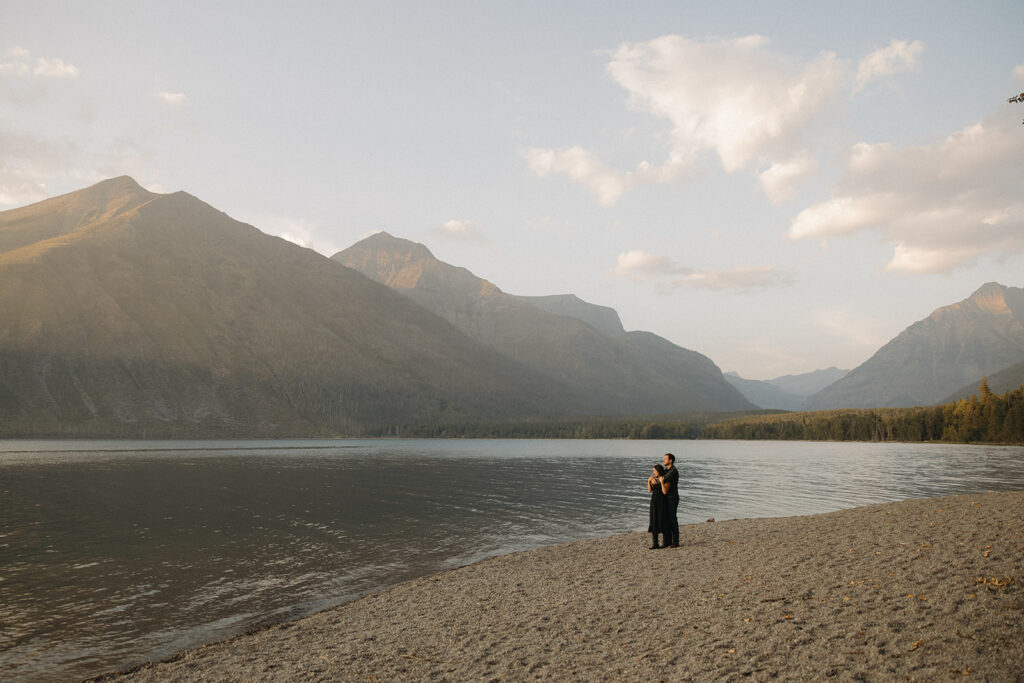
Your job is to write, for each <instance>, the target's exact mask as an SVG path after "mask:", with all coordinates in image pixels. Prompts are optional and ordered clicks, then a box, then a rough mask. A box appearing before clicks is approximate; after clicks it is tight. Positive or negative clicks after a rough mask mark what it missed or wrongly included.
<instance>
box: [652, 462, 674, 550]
mask: <svg viewBox="0 0 1024 683" xmlns="http://www.w3.org/2000/svg"><path fill="white" fill-rule="evenodd" d="M653 472H654V474H652V475H651V476H650V477H648V478H647V490H648V491H650V492H651V522H650V524H649V525H648V527H647V530H648V531H649V532H651V550H656V549H658V548H662V547H666V546H667V545H668V533H669V531H668V523H669V519H668V518H669V509H668V498H667V497H666V496H665V494H666V493H668V487H669V485H668V483H666V482H665V481H664V476H665V468H664V467H662V466H661V465H655V466H654V469H653ZM658 534H661V536H662V540H663V541H664V542H665V546H662V545H659V544H658Z"/></svg>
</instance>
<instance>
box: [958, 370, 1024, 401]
mask: <svg viewBox="0 0 1024 683" xmlns="http://www.w3.org/2000/svg"><path fill="white" fill-rule="evenodd" d="M983 379H984V380H985V381H986V382H987V383H988V389H989V391H991V392H992V393H993V394H1000V395H1002V394H1005V393H1006V392H1007V391H1013V390H1014V389H1017V388H1019V387H1021V386H1022V385H1024V361H1021V362H1020V363H1017V364H1016V365H1011V366H1010V367H1008V368H1003V369H1002V370H1000V371H999V372H993V373H991V374H989V375H987V376H985V377H979V378H978V379H977V381H974V382H970V383H969V384H965V385H964V386H963V387H961V388H960V389H959V390H958V391H954V392H953V393H952V394H950V395H949V396H947V397H946V399H945V400H944V401H942V403H952V402H954V401H958V400H960V399H962V398H970V397H971V396H973V395H975V394H978V393H979V392H978V387H979V386H981V381H982V380H983Z"/></svg>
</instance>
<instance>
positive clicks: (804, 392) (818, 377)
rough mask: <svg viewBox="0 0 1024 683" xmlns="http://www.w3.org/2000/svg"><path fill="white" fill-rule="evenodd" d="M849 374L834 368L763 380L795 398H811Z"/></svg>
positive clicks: (846, 371)
mask: <svg viewBox="0 0 1024 683" xmlns="http://www.w3.org/2000/svg"><path fill="white" fill-rule="evenodd" d="M848 374H850V371H849V370H841V369H839V368H837V367H835V366H833V367H831V368H826V369H824V370H814V371H813V372H805V373H803V374H800V375H783V376H782V377H776V378H775V379H769V380H765V381H766V382H768V383H769V384H772V385H774V386H776V387H778V388H780V389H782V390H783V391H786V392H788V393H790V394H796V395H797V396H804V397H807V396H811V395H813V394H816V393H818V392H819V391H821V390H822V389H824V388H825V387H827V386H828V385H830V384H832V383H834V382H837V381H838V380H840V379H842V378H843V377H846V376H847V375H848Z"/></svg>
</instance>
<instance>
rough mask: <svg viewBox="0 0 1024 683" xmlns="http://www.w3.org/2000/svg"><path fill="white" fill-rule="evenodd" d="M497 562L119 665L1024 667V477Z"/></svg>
mask: <svg viewBox="0 0 1024 683" xmlns="http://www.w3.org/2000/svg"><path fill="white" fill-rule="evenodd" d="M680 537H681V538H680V547H679V548H677V549H676V548H672V549H662V550H649V549H648V546H649V545H650V537H649V536H648V535H647V534H643V533H632V534H623V535H618V536H613V537H610V538H604V539H600V540H594V541H583V542H578V543H566V544H563V545H557V546H551V547H547V548H542V549H539V550H533V551H528V552H521V553H515V554H511V555H505V556H502V557H496V558H492V559H489V560H485V561H482V562H479V563H476V564H473V565H469V566H466V567H461V568H459V569H455V570H452V571H448V572H445V573H443V574H438V575H434V576H428V577H424V578H421V579H417V580H415V581H411V582H408V583H404V584H401V585H399V586H395V587H393V588H391V589H388V590H385V591H382V592H379V593H375V594H372V595H369V596H367V597H365V598H363V599H361V600H357V601H355V602H351V603H348V604H345V605H342V606H339V607H337V608H334V609H331V610H328V611H325V612H321V613H318V614H314V615H312V616H310V617H307V618H304V619H300V620H297V621H294V622H289V623H286V624H281V625H278V626H274V627H271V628H268V629H265V630H262V631H259V632H256V633H252V634H247V635H243V636H239V637H237V638H234V639H231V640H229V641H226V642H222V643H217V644H212V645H208V646H204V647H201V648H197V649H194V650H189V651H186V652H183V653H180V654H179V655H177V656H175V657H173V658H172V659H170V660H168V661H164V662H159V663H153V664H147V665H145V666H142V667H140V668H138V669H136V670H134V671H131V672H128V673H126V674H123V675H121V674H118V675H111V676H108V677H104V678H118V679H121V678H126V679H130V680H135V681H168V680H189V681H227V680H234V681H237V680H287V681H290V680H304V681H305V680H342V681H346V680H352V681H354V680H360V681H367V680H370V681H377V680H379V681H387V680H452V681H463V680H473V681H485V680H487V681H490V680H494V681H499V680H513V681H514V680H528V679H571V680H593V679H598V678H602V679H610V680H638V681H640V680H642V681H650V680H666V681H673V680H689V679H695V680H711V679H716V680H717V679H725V680H765V679H770V678H783V679H799V680H817V679H823V678H830V677H834V678H836V679H838V680H916V681H928V680H951V679H957V678H962V677H964V676H970V677H972V678H977V679H981V680H993V681H1015V680H1024V491H1021V492H1010V493H987V494H977V495H964V496H953V497H946V498H930V499H921V500H911V501H903V502H897V503H884V504H878V505H871V506H867V507H861V508H855V509H851V510H841V511H838V512H833V513H828V514H822V515H811V516H803V517H788V518H774V519H740V520H730V521H718V522H706V523H701V524H696V525H691V526H685V527H683V528H682V529H681V533H680Z"/></svg>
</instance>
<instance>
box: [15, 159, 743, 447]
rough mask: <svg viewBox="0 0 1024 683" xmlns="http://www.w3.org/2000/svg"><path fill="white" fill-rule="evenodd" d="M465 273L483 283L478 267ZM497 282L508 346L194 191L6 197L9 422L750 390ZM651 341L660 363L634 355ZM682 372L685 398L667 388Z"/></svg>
mask: <svg viewBox="0 0 1024 683" xmlns="http://www.w3.org/2000/svg"><path fill="white" fill-rule="evenodd" d="M454 282H455V284H457V285H459V286H462V284H470V285H472V286H477V285H479V283H476V284H473V282H474V278H472V276H468V271H466V272H464V273H462V274H460V277H458V278H456V280H455V281H454ZM456 289H457V287H456ZM495 289H496V288H495ZM469 300H471V298H470V299H469ZM469 300H467V301H469ZM487 301H488V305H489V306H491V305H493V306H492V307H493V309H494V310H493V311H492V313H493V315H489V316H484V317H482V318H481V317H477V318H475V319H476V320H477V321H478V322H479V324H480V325H482V326H485V327H486V326H488V325H491V326H495V327H497V328H500V330H502V331H503V333H507V334H509V335H512V336H513V337H516V338H518V339H519V340H520V341H515V342H513V343H506V344H504V345H498V346H492V345H490V344H488V343H486V342H485V341H484V339H487V338H489V335H491V336H493V335H492V334H491V331H489V330H487V329H481V330H478V331H477V333H474V334H469V333H467V332H466V331H465V330H464V329H463V328H462V327H460V325H458V324H453V323H454V322H457V320H452V319H451V318H452V317H451V316H450V317H449V319H446V317H445V316H441V315H438V314H437V313H435V312H432V311H431V310H428V308H427V307H425V306H423V305H420V304H418V303H417V302H416V301H415V300H414V299H412V298H410V297H408V296H405V295H404V294H402V293H399V292H396V291H394V290H392V289H390V288H389V287H387V286H385V285H383V284H380V283H378V282H375V281H374V280H372V279H370V278H368V277H366V276H364V275H362V274H361V273H359V272H357V271H355V270H353V269H351V268H348V267H346V266H344V265H343V264H342V263H340V262H339V261H338V260H335V259H329V258H326V257H324V256H322V255H320V254H317V253H316V252H314V251H312V250H309V249H304V248H302V247H299V246H296V245H294V244H292V243H290V242H287V241H285V240H282V239H279V238H276V237H271V236H268V235H266V234H263V233H261V232H260V231H259V230H257V229H256V228H254V227H252V226H250V225H246V224H243V223H240V222H238V221H236V220H234V219H232V218H230V217H229V216H227V215H226V214H224V213H222V212H220V211H218V210H216V209H214V208H213V207H211V206H209V205H208V204H206V203H204V202H202V201H200V200H199V199H197V198H195V197H193V196H191V195H189V194H187V193H184V192H176V193H173V194H155V193H151V192H148V191H146V190H144V189H143V188H141V187H140V186H138V185H137V184H136V183H135V182H134V181H133V180H132V179H130V178H127V177H121V178H115V179H112V180H107V181H103V182H101V183H98V184H97V185H94V186H92V187H89V188H86V189H84V190H79V191H77V192H72V193H70V194H67V195H63V196H60V197H55V198H52V199H48V200H45V201H42V202H39V203H37V204H33V205H30V206H26V207H22V208H20V209H13V210H10V211H5V212H2V213H0V433H2V434H3V435H5V436H43V435H65V436H75V435H79V436H136V437H144V436H154V437H155V436H200V435H202V436H229V435H265V436H283V435H342V434H364V433H383V432H386V431H387V430H392V429H394V428H397V427H400V426H401V425H404V424H406V425H407V424H424V423H426V424H431V423H446V422H466V421H479V420H506V419H518V418H524V417H536V416H569V415H593V414H603V413H614V414H638V413H642V412H647V411H650V410H655V409H656V410H657V412H659V413H665V412H670V411H672V410H684V409H695V410H696V409H714V410H742V409H745V408H749V407H750V404H749V403H748V402H747V401H745V400H744V399H743V397H742V396H741V395H740V394H739V392H737V391H735V389H733V388H732V387H731V386H729V385H728V384H727V383H726V382H725V381H724V379H723V378H722V376H721V372H720V371H718V368H717V367H716V366H715V365H714V363H712V362H711V361H710V360H709V359H707V358H705V357H704V356H701V355H700V354H697V353H694V352H692V351H687V350H685V349H681V348H679V347H676V346H674V345H672V344H670V343H669V342H667V341H665V340H662V339H660V338H657V337H655V336H654V335H650V334H648V333H622V335H621V336H623V341H621V342H610V341H607V340H606V339H605V337H607V338H608V339H611V338H612V337H613V336H615V335H609V334H607V333H606V332H604V331H600V330H599V329H598V328H599V327H601V326H608V325H612V326H613V327H614V323H613V318H614V321H617V319H618V318H617V315H614V311H611V310H610V309H603V308H601V307H594V306H590V305H588V304H584V303H583V302H581V301H579V300H578V299H574V298H572V297H554V298H542V299H541V300H535V301H534V302H533V303H531V300H529V299H522V300H520V299H517V298H515V297H506V296H504V295H502V296H498V295H497V294H495V296H493V297H490V298H489V299H488V300H487ZM464 303H465V302H464ZM458 305H461V304H458ZM458 305H454V304H453V305H452V309H453V310H455V309H457V308H458ZM558 310H564V311H565V312H566V313H557V312H553V311H558ZM501 311H505V312H506V313H507V314H508V318H507V319H506V318H504V317H502V316H501V315H498V313H499V312H501ZM574 311H575V314H574V315H570V314H569V313H572V312H574ZM454 318H455V319H457V318H458V316H457V315H456V316H454ZM588 318H589V322H587V320H588ZM518 320H522V321H523V327H522V328H517V324H516V322H515V321H518ZM591 323H593V324H594V325H597V327H593V326H592V325H591ZM620 327H621V326H620ZM517 329H518V330H519V331H517ZM540 331H545V332H551V333H552V334H554V335H556V336H555V337H551V338H549V339H548V341H547V342H545V343H543V344H541V346H545V347H546V355H545V354H541V357H542V358H543V359H544V362H541V363H537V362H533V360H532V359H530V358H516V357H515V353H511V354H510V353H509V349H519V348H524V349H525V348H528V347H529V344H526V345H525V346H524V345H523V343H524V342H522V341H521V340H523V339H526V338H529V337H530V336H531V335H533V334H534V333H539V332H540ZM615 331H616V333H617V330H615ZM557 335H566V338H565V339H558V338H557ZM562 341H568V345H561V342H562ZM573 344H577V345H578V346H577V347H576V348H577V350H578V353H571V352H570V351H569V350H570V349H572V348H573V346H572V345H573ZM499 347H500V348H499ZM615 353H622V354H624V355H625V356H626V358H625V360H624V361H623V363H624V365H623V366H616V365H615V361H617V359H616V358H615V357H614V354H615ZM645 354H646V355H645ZM559 359H560V360H561V361H563V362H564V366H562V365H559V363H558V362H556V361H558V360H559ZM645 359H646V360H647V361H649V362H650V363H651V368H649V369H648V368H642V367H638V365H639V364H642V363H643V362H644V360H645ZM606 364H607V365H606ZM634 370H635V371H637V372H638V373H641V374H640V376H641V377H643V378H645V379H646V378H651V377H652V376H654V375H658V374H663V375H665V376H666V377H668V378H669V379H667V380H664V381H662V382H660V383H657V384H656V387H655V388H654V389H653V390H652V391H647V390H646V388H645V387H643V386H642V385H641V383H640V382H639V381H637V382H632V383H626V384H624V385H622V386H617V385H616V382H619V381H620V380H622V379H623V378H626V377H628V374H629V372H631V371H634ZM602 375H603V378H602ZM580 376H583V377H587V378H589V379H588V381H590V379H593V381H594V382H595V383H596V385H595V386H592V385H590V384H587V383H586V382H582V383H581V382H578V381H577V378H578V377H580ZM671 382H676V383H677V384H676V385H675V387H674V388H675V393H678V394H679V395H680V396H681V397H683V398H680V399H678V400H674V401H666V402H665V403H661V400H662V399H665V398H667V394H668V393H669V389H670V383H671ZM592 391H593V393H591V392H592Z"/></svg>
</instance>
